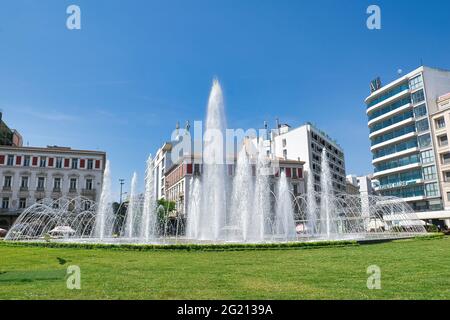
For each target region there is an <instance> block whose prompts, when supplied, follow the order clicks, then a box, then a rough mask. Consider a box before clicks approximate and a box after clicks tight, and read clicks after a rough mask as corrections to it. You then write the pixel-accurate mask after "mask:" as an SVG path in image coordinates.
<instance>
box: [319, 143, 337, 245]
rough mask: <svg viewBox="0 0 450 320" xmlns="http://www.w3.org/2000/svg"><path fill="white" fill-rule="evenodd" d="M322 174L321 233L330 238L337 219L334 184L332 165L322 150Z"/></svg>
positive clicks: (324, 150)
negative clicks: (334, 203)
mask: <svg viewBox="0 0 450 320" xmlns="http://www.w3.org/2000/svg"><path fill="white" fill-rule="evenodd" d="M321 167H322V173H321V176H320V183H321V189H322V190H321V191H322V196H321V200H320V233H321V234H322V235H326V236H327V238H330V236H331V234H332V233H334V231H335V227H334V226H335V219H334V208H333V182H332V180H331V178H332V177H331V171H330V165H329V162H328V157H327V150H326V148H323V150H322V163H321Z"/></svg>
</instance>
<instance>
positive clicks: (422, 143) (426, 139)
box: [417, 134, 431, 148]
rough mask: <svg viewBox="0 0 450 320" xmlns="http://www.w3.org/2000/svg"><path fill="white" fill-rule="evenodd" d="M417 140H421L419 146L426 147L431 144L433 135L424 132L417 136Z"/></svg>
mask: <svg viewBox="0 0 450 320" xmlns="http://www.w3.org/2000/svg"><path fill="white" fill-rule="evenodd" d="M417 141H418V142H419V146H420V147H421V148H426V147H429V146H430V145H431V137H430V134H424V135H422V136H419V137H418V138H417Z"/></svg>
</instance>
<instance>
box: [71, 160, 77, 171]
mask: <svg viewBox="0 0 450 320" xmlns="http://www.w3.org/2000/svg"><path fill="white" fill-rule="evenodd" d="M72 169H78V159H77V158H73V159H72Z"/></svg>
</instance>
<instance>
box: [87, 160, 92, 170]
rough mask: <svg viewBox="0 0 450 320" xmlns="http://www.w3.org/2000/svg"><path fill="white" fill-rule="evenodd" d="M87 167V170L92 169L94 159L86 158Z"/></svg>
mask: <svg viewBox="0 0 450 320" xmlns="http://www.w3.org/2000/svg"><path fill="white" fill-rule="evenodd" d="M87 169H88V170H92V169H94V160H92V159H88V161H87Z"/></svg>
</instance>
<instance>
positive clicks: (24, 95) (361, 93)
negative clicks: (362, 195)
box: [0, 0, 450, 190]
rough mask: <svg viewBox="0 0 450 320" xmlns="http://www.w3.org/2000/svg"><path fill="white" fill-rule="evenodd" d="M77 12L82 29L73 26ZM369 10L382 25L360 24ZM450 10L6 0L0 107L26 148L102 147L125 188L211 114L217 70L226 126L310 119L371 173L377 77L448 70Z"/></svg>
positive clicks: (359, 4) (0, 38)
mask: <svg viewBox="0 0 450 320" xmlns="http://www.w3.org/2000/svg"><path fill="white" fill-rule="evenodd" d="M70 4H76V5H79V6H80V8H81V13H82V29H81V30H76V31H70V30H68V29H67V28H66V19H67V16H68V15H67V14H66V8H67V6H69V5H70ZM370 4H378V5H379V6H380V7H381V10H382V29H381V30H376V31H373V30H372V31H371V30H368V29H367V28H366V19H367V14H366V8H367V7H368V6H369V5H370ZM449 11H450V3H449V2H448V1H431V0H430V1H420V2H414V3H413V4H412V3H411V2H410V1H406V0H396V1H362V0H361V1H356V0H354V1H337V0H336V1H300V0H292V1H287V0H280V1H274V0H271V1H268V0H177V1H174V0H169V1H168V0H164V1H162V0H161V1H149V0H130V1H121V0H89V1H88V0H71V1H65V0H41V1H35V0H28V1H25V0H2V1H1V3H0V108H1V109H2V110H3V112H4V119H5V121H6V122H7V123H8V124H9V125H10V126H12V127H14V128H16V129H18V130H19V131H20V132H21V133H22V135H23V136H24V140H25V142H26V143H27V142H28V143H29V144H30V145H33V146H46V145H64V146H71V147H73V148H82V149H94V150H96V149H99V150H104V151H107V153H108V156H109V159H110V160H111V166H112V171H113V179H114V180H113V181H114V182H115V188H116V190H117V186H118V182H117V180H118V179H119V178H125V179H130V178H131V175H132V172H133V171H134V170H136V171H138V173H140V176H141V177H142V172H143V169H144V163H145V159H146V157H147V155H148V154H149V153H151V152H154V151H155V150H156V149H157V148H158V147H159V146H160V145H161V144H162V143H163V142H164V141H165V140H166V139H168V138H169V136H170V134H171V132H172V130H173V128H174V126H175V123H176V121H180V122H181V123H184V121H185V120H187V119H189V120H191V121H193V120H202V119H203V118H204V113H205V108H206V103H207V98H208V93H209V89H210V86H211V82H212V79H213V77H214V76H217V77H218V78H219V80H220V81H221V83H222V86H223V88H224V92H225V99H226V108H227V111H226V112H227V120H228V125H229V127H231V128H259V127H260V126H262V123H263V121H264V120H267V121H269V123H270V124H271V125H272V126H273V125H274V123H275V118H276V117H279V118H280V121H281V122H286V123H289V124H291V125H292V126H297V125H300V124H302V123H304V122H305V121H311V122H313V123H315V124H316V125H317V126H318V127H320V128H321V129H323V130H324V131H326V132H327V133H329V134H330V135H331V136H333V137H335V138H336V139H337V140H338V142H339V143H340V144H341V146H342V147H343V148H344V150H345V154H346V166H347V172H348V173H355V174H365V173H370V172H372V166H371V154H370V152H369V139H368V128H367V119H366V115H365V107H364V103H363V101H364V98H365V97H366V96H367V95H368V94H369V82H370V80H372V79H373V78H374V77H375V76H381V78H382V81H383V82H384V83H386V82H388V81H390V80H392V79H394V78H395V77H396V73H397V70H398V69H399V68H400V69H402V70H404V71H405V72H407V71H410V70H412V69H414V68H416V67H418V66H419V65H420V62H421V61H423V63H424V64H426V65H429V66H436V67H441V68H446V69H450V59H449V57H450V56H449V52H450V42H449V41H448V39H449V33H450V20H449V19H448V12H449ZM116 182H117V183H116ZM128 186H129V183H128Z"/></svg>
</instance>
